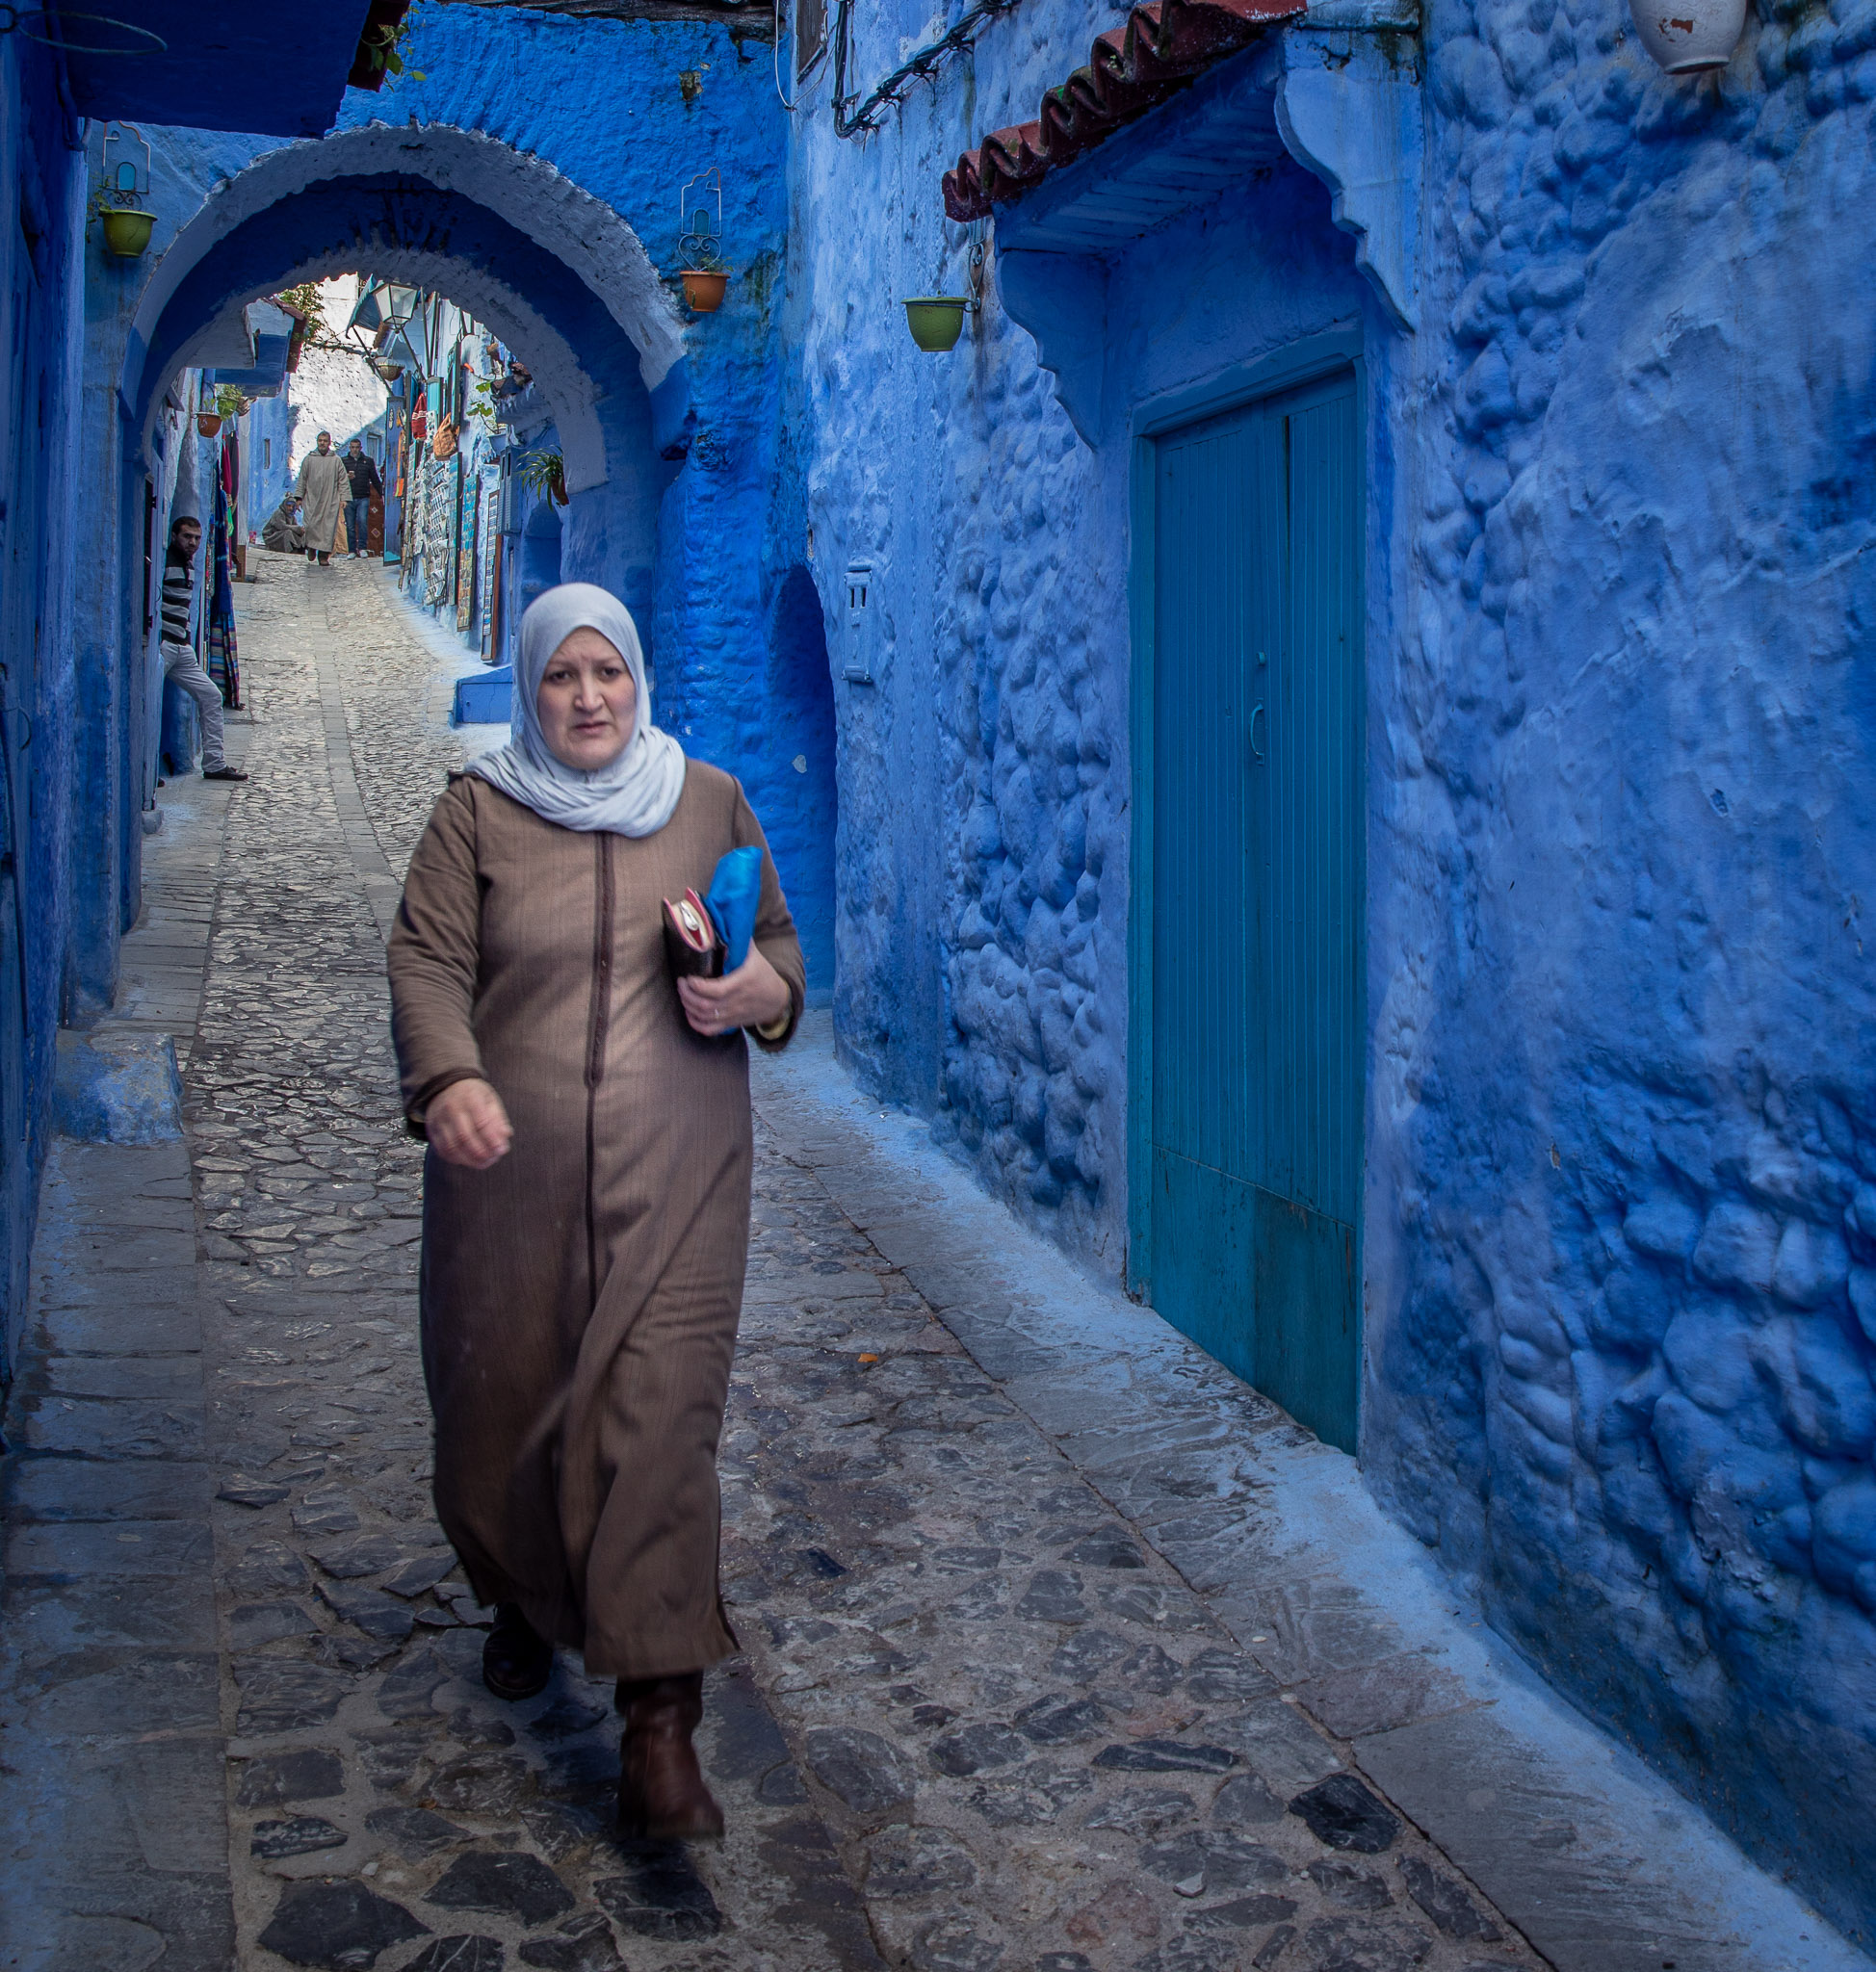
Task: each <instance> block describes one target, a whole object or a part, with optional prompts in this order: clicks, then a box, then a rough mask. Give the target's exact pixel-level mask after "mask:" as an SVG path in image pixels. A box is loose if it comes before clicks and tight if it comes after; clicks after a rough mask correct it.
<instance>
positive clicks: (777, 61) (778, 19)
mask: <svg viewBox="0 0 1876 1972" xmlns="http://www.w3.org/2000/svg"><path fill="white" fill-rule="evenodd" d="M782 4H783V0H775V39H774V41H773V42H772V43H771V44H770V47H769V53H770V55H771V56H772V57H773V58H774V69H775V93H776V94H777V95H778V96H781V97H782V108H783V109H785V110H786V111H787V112H788V113H789V115H790V116H791V117H792V116H794V115H795V108H796V106H797V105H798V104H799V102H800V100H801V91H800V86H799V84H798V83H797V84H796V86H795V101H794V102H793V103H792V102H790V101H789V99H788V97H787V96H785V95H782Z"/></svg>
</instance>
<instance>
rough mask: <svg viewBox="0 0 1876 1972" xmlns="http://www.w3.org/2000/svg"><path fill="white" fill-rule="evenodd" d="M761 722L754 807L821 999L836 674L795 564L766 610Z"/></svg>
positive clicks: (829, 903)
mask: <svg viewBox="0 0 1876 1972" xmlns="http://www.w3.org/2000/svg"><path fill="white" fill-rule="evenodd" d="M767 749H768V750H769V752H770V757H771V758H772V759H773V760H774V762H775V766H774V769H773V771H772V772H771V773H770V774H769V792H768V795H767V798H766V799H765V800H764V801H763V802H762V803H761V804H760V806H759V808H758V813H759V814H760V815H761V817H762V825H763V828H764V830H765V831H766V832H767V834H768V837H769V849H770V851H771V852H772V853H773V855H774V858H775V868H776V870H777V871H778V872H779V874H780V876H781V879H782V888H783V889H784V890H785V891H786V892H787V893H788V901H789V908H790V909H791V910H792V911H793V912H794V913H795V928H796V930H797V931H798V932H799V933H800V936H801V951H802V955H803V957H804V958H805V959H806V960H807V967H808V995H809V999H810V1001H811V1002H813V1003H816V1004H819V1003H822V1002H824V1001H825V1000H826V999H827V998H828V996H829V995H830V994H831V993H832V991H833V986H834V831H835V824H836V819H837V817H838V812H839V810H838V802H837V797H836V794H835V789H834V681H833V678H832V676H831V675H830V674H829V672H828V669H827V632H826V625H825V619H824V618H823V617H822V615H821V593H820V591H819V590H818V589H817V588H816V587H815V582H814V577H813V576H812V575H810V574H809V573H808V571H807V570H806V569H805V568H803V567H801V566H800V565H799V564H797V565H796V566H795V567H794V568H791V569H790V570H789V572H788V574H787V575H786V576H785V577H783V579H782V584H781V587H780V588H779V589H778V590H777V591H776V595H775V605H774V609H773V611H772V613H771V615H770V618H769V739H768V742H767Z"/></svg>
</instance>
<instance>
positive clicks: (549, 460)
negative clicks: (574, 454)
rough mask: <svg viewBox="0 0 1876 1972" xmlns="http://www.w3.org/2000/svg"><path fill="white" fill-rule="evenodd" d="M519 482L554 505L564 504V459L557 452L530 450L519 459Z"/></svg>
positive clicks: (565, 502)
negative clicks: (525, 455)
mask: <svg viewBox="0 0 1876 1972" xmlns="http://www.w3.org/2000/svg"><path fill="white" fill-rule="evenodd" d="M521 483H522V484H523V485H524V486H526V487H529V488H530V489H531V490H532V491H534V492H535V493H538V494H540V495H541V496H542V497H543V498H544V499H548V500H551V501H552V502H553V503H554V505H555V506H565V505H566V504H567V501H566V460H565V459H564V458H563V457H561V455H560V454H559V453H558V452H548V451H546V450H542V451H540V452H531V453H530V454H528V456H527V457H526V458H524V459H523V460H522V461H521Z"/></svg>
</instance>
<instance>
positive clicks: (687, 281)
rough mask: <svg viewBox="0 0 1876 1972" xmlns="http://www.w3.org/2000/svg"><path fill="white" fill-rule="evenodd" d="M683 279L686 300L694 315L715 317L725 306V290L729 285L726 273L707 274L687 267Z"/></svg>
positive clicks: (698, 269)
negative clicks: (718, 310)
mask: <svg viewBox="0 0 1876 1972" xmlns="http://www.w3.org/2000/svg"><path fill="white" fill-rule="evenodd" d="M681 278H682V279H683V282H684V298H685V300H686V301H688V302H689V303H690V312H691V313H692V314H693V315H715V314H716V312H717V309H719V308H720V307H721V306H722V305H723V290H724V289H725V288H726V287H727V286H728V285H729V278H730V277H729V275H728V274H726V273H706V272H704V271H703V270H702V269H701V268H695V267H687V268H686V269H684V271H683V273H682V275H681Z"/></svg>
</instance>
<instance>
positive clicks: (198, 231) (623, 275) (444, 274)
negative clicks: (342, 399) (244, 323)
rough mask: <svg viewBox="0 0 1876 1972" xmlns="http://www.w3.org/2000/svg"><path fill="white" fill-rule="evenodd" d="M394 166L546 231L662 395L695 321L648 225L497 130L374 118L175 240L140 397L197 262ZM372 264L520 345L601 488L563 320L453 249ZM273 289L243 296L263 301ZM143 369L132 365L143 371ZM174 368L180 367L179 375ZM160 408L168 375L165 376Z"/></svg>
mask: <svg viewBox="0 0 1876 1972" xmlns="http://www.w3.org/2000/svg"><path fill="white" fill-rule="evenodd" d="M391 174H395V175H398V176H403V177H407V178H413V179H416V180H419V181H420V182H422V183H423V184H425V185H428V186H431V187H434V188H435V189H436V190H438V191H444V192H454V193H456V194H458V195H460V196H462V197H464V198H468V199H472V200H473V201H474V202H475V203H476V204H478V205H481V206H482V207H484V208H486V209H487V210H488V211H489V212H492V213H494V214H495V215H496V216H497V217H498V218H500V219H503V220H506V221H508V223H509V224H510V225H512V226H513V227H514V228H515V229H516V231H518V232H520V233H522V234H524V235H525V236H527V237H528V238H530V239H532V240H534V242H535V243H536V244H537V245H538V246H541V247H542V248H543V249H544V250H545V251H547V252H548V253H551V254H552V255H554V256H555V258H557V259H558V260H560V262H561V263H562V264H563V265H564V266H565V267H567V268H568V269H569V270H570V271H571V272H573V273H575V274H576V275H578V276H579V278H580V279H581V280H582V281H583V282H585V284H586V287H587V288H588V289H590V290H591V292H592V293H593V294H594V295H595V296H596V297H597V298H599V300H600V301H601V302H602V303H603V304H604V306H605V308H606V310H607V312H608V313H609V314H610V315H611V316H612V320H613V321H614V322H615V323H617V324H618V325H619V328H620V329H621V330H622V331H623V333H624V334H625V336H626V337H627V338H628V340H629V341H630V342H631V343H632V346H633V347H634V348H635V349H636V350H638V374H639V375H640V376H641V377H642V378H643V379H644V384H645V388H646V389H647V390H655V389H656V388H657V387H658V385H659V384H661V383H662V382H663V381H664V377H665V376H666V375H667V373H668V372H669V371H670V369H671V366H672V365H673V364H674V363H676V362H677V361H678V360H679V359H680V358H681V357H682V356H683V354H684V328H683V324H682V322H681V320H680V318H679V315H678V312H677V306H676V303H675V302H674V301H673V300H672V298H671V296H670V294H669V292H668V291H667V290H666V288H665V287H664V283H663V282H662V281H661V280H660V279H659V278H658V272H657V270H656V269H655V268H654V267H653V265H652V263H651V258H650V256H649V255H648V254H647V253H646V251H645V249H644V245H643V243H642V242H641V241H640V240H639V238H638V234H637V233H635V232H634V231H633V230H632V228H631V227H630V226H629V225H627V224H626V222H625V221H624V220H622V219H621V218H620V217H619V215H618V214H617V213H616V212H615V211H613V209H612V207H611V206H610V205H608V204H607V203H606V202H605V201H604V200H603V199H599V198H595V197H594V196H593V195H591V194H590V193H589V192H586V191H585V190H583V189H582V188H581V187H580V186H578V185H576V184H575V183H574V182H573V180H572V179H570V178H568V177H565V176H564V175H563V174H562V173H561V172H560V171H559V170H557V169H555V168H554V166H552V165H550V164H548V163H546V162H545V161H544V160H542V159H540V158H537V157H531V156H528V155H525V154H524V153H522V152H521V151H518V150H516V149H514V147H513V146H512V145H510V144H507V143H502V141H501V140H500V139H499V138H494V137H489V136H487V135H486V134H485V133H483V132H482V131H479V130H461V129H458V128H456V126H455V125H454V124H445V123H432V124H417V125H409V124H403V125H401V124H393V123H373V124H369V125H367V126H366V127H365V128H363V129H359V130H345V131H340V132H338V133H337V134H336V135H334V136H331V137H323V138H316V139H309V140H307V141H305V142H302V143H288V144H283V145H281V146H280V148H279V149H277V150H273V151H269V152H268V153H267V154H266V155H265V156H264V157H261V158H258V159H256V161H255V162H254V163H253V164H251V165H250V166H248V169H246V170H244V171H240V172H237V173H236V175H235V176H234V177H232V178H226V179H223V180H222V181H221V184H219V185H218V186H216V188H215V189H214V190H213V191H212V192H211V193H210V194H209V195H208V197H207V198H206V199H205V200H204V201H203V203H202V207H201V209H200V211H198V212H197V213H196V214H195V217H194V218H193V219H192V220H191V221H189V223H188V224H187V225H185V226H184V227H183V228H182V229H181V230H180V231H179V232H178V233H177V234H176V237H175V239H174V240H173V241H171V242H170V244H169V248H168V249H167V250H166V252H165V253H164V255H163V258H162V260H161V261H159V262H158V264H157V265H156V267H155V268H154V269H153V270H152V271H151V273H150V278H149V282H148V284H147V285H146V286H145V288H144V290H143V295H142V297H141V298H140V299H139V302H138V306H137V312H136V315H135V316H134V317H133V319H132V324H131V333H130V338H129V349H128V351H127V356H126V374H125V376H124V392H125V397H126V398H127V400H128V401H129V402H133V403H134V402H136V401H137V399H138V396H139V393H140V391H141V389H142V386H143V376H142V370H143V364H144V362H145V361H146V360H147V356H148V351H149V350H150V347H151V345H152V342H153V340H154V338H155V336H156V334H157V331H158V325H159V324H160V323H161V322H162V319H163V312H164V310H165V308H166V307H167V306H168V305H169V301H170V300H171V299H172V298H173V297H174V295H175V294H176V291H177V290H178V289H179V288H180V287H181V285H182V283H183V282H184V281H185V280H186V279H187V278H188V277H189V275H190V274H191V273H192V272H194V271H195V268H196V267H197V266H198V265H200V263H201V262H202V261H203V259H205V258H206V257H207V255H208V254H209V253H210V252H212V251H213V249H214V248H215V247H216V246H218V245H219V244H220V243H221V241H222V240H224V239H225V238H226V237H227V236H228V235H229V234H230V233H232V232H233V231H234V230H235V229H236V228H237V227H239V226H242V225H244V224H246V223H247V221H249V220H251V219H254V218H256V217H258V216H259V215H260V214H262V213H265V212H266V211H267V210H268V209H269V207H271V206H274V205H276V204H278V203H279V202H280V201H281V200H282V199H286V198H291V197H294V196H295V195H299V194H301V193H305V192H310V191H313V190H315V189H316V188H317V187H319V186H320V185H322V184H326V183H327V182H329V181H331V180H333V179H339V178H355V177H367V176H383V175H391ZM355 258H356V256H355V255H344V254H340V255H332V256H327V257H326V259H325V260H323V261H321V262H318V263H316V264H312V265H308V266H305V267H302V268H300V269H298V270H296V274H297V277H298V278H300V279H317V278H320V277H321V276H323V275H325V274H327V273H338V272H349V271H351V270H352V262H353V260H355ZM370 271H371V272H378V273H383V274H386V275H396V276H398V277H400V278H402V279H405V280H409V281H412V282H415V283H418V284H420V285H423V286H428V287H432V288H435V289H437V290H439V291H440V292H442V293H444V294H447V295H448V296H449V297H450V298H451V299H452V300H454V301H456V303H457V305H458V306H460V307H462V308H464V309H466V310H467V311H468V312H469V313H470V314H472V315H474V316H475V317H476V318H477V319H478V320H479V321H482V322H485V323H486V324H488V325H489V326H490V327H491V328H492V329H494V330H495V332H496V334H497V335H498V336H500V338H501V339H502V341H504V342H505V343H507V344H508V346H509V347H510V348H512V349H518V350H526V351H527V354H528V361H529V367H530V368H531V369H532V370H533V371H534V376H535V379H536V382H537V384H538V385H539V387H540V390H541V393H542V395H543V396H544V397H545V398H546V399H547V401H548V402H549V403H550V404H552V405H553V406H554V410H555V416H556V422H557V424H559V426H560V438H561V444H562V450H563V452H564V454H565V458H566V478H567V490H568V491H569V492H581V491H584V490H586V488H588V487H591V486H596V485H601V484H603V483H604V482H605V480H606V477H607V469H606V456H605V445H604V441H603V439H602V437H601V433H600V428H599V421H598V415H597V411H596V409H595V406H594V393H593V386H592V383H591V381H590V379H589V378H588V377H587V376H586V374H585V372H584V371H583V370H582V368H581V365H580V362H579V359H578V357H577V356H576V355H575V353H574V351H573V350H572V349H571V347H570V346H569V345H568V344H567V342H566V340H565V338H564V337H563V336H561V335H560V333H559V332H558V331H557V330H555V329H553V328H551V327H550V326H549V325H548V324H547V323H546V322H545V321H544V320H543V319H542V317H541V316H540V315H539V314H538V313H537V312H536V311H535V310H534V307H533V306H532V305H531V304H530V302H529V301H528V300H527V298H525V297H524V296H522V295H520V294H518V293H517V292H515V290H513V289H512V288H510V287H508V286H507V285H506V284H505V283H503V282H502V281H500V280H499V279H497V278H496V277H495V276H494V275H493V274H491V273H489V272H486V271H485V270H481V269H477V268H473V267H471V266H469V265H468V264H467V263H466V262H463V261H456V260H451V259H450V258H448V257H447V256H445V255H441V254H430V253H423V252H418V251H415V250H411V251H399V250H396V249H389V248H387V249H385V250H381V251H376V252H374V254H373V256H372V267H371V270H370ZM260 292H261V291H259V290H257V291H256V293H255V294H254V295H247V296H244V297H243V298H242V301H243V302H246V301H248V300H252V299H255V298H258V295H259V293H260ZM240 305H241V304H240V303H237V304H234V305H233V306H231V307H230V308H228V309H225V310H224V311H223V313H222V315H221V319H220V320H219V321H218V322H216V323H211V324H207V325H205V326H204V328H203V329H202V330H200V331H199V332H198V333H197V334H195V336H192V337H191V338H190V340H189V342H188V344H187V345H186V346H185V348H184V349H183V350H182V351H181V352H180V353H179V355H178V356H177V358H176V361H175V364H174V369H181V368H185V367H187V366H188V365H189V364H191V363H192V362H195V361H198V360H201V361H209V362H213V361H214V357H213V354H212V350H213V345H214V343H215V341H216V340H217V338H218V333H219V334H220V335H221V336H222V337H225V335H226V333H227V331H228V329H229V328H230V327H231V326H232V323H231V320H230V317H231V316H232V315H233V314H235V313H238V311H239V306H240ZM133 373H134V374H133ZM173 374H174V372H173V370H172V371H171V375H173ZM155 381H156V383H157V385H158V389H157V390H153V391H151V393H150V398H151V401H152V403H153V402H154V400H155V399H156V397H157V396H158V395H160V389H161V386H163V385H165V384H167V383H168V382H169V377H168V376H165V377H160V378H157V379H155Z"/></svg>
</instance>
